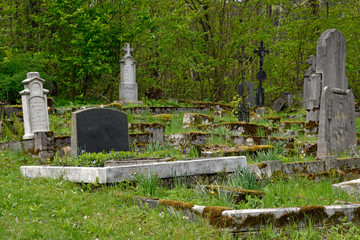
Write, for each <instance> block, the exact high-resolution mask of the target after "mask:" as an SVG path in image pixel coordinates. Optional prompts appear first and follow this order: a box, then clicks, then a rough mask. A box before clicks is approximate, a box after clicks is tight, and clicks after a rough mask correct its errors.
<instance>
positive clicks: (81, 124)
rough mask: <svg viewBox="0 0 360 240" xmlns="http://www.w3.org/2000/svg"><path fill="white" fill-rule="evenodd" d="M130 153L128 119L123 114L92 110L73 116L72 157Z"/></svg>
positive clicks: (103, 109) (115, 111) (110, 110)
mask: <svg viewBox="0 0 360 240" xmlns="http://www.w3.org/2000/svg"><path fill="white" fill-rule="evenodd" d="M111 150H113V151H129V131H128V118H127V115H126V114H125V113H123V112H120V111H118V110H114V109H107V108H90V109H85V110H79V111H76V112H73V113H72V115H71V155H73V156H76V155H77V154H78V153H83V152H102V151H105V152H108V151H111Z"/></svg>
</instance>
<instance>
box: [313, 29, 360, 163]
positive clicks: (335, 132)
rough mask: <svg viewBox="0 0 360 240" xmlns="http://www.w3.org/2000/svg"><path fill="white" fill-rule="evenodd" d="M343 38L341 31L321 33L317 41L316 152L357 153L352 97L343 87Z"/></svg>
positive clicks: (344, 50) (322, 154)
mask: <svg viewBox="0 0 360 240" xmlns="http://www.w3.org/2000/svg"><path fill="white" fill-rule="evenodd" d="M345 56H346V46H345V39H344V37H343V35H342V34H341V32H339V31H338V30H336V29H329V30H326V31H325V32H323V33H322V34H321V36H320V38H319V40H318V44H317V58H316V74H313V75H316V76H317V77H318V78H320V79H321V87H322V92H321V100H320V113H319V136H318V149H317V155H318V156H319V157H323V156H327V155H328V154H336V155H339V154H342V153H345V152H348V153H350V154H352V155H355V154H357V148H356V147H357V146H356V126H355V99H354V95H353V93H352V91H351V90H350V89H347V87H348V82H347V78H346V75H345Z"/></svg>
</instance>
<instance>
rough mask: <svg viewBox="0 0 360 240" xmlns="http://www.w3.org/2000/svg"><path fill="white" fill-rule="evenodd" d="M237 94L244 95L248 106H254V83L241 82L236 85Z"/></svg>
mask: <svg viewBox="0 0 360 240" xmlns="http://www.w3.org/2000/svg"><path fill="white" fill-rule="evenodd" d="M238 94H239V96H240V97H243V96H244V97H246V98H245V101H246V103H248V104H249V107H253V106H255V92H254V84H253V83H252V82H241V83H239V85H238Z"/></svg>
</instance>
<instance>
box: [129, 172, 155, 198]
mask: <svg viewBox="0 0 360 240" xmlns="http://www.w3.org/2000/svg"><path fill="white" fill-rule="evenodd" d="M134 180H135V183H136V191H137V192H138V194H139V195H140V196H149V197H153V196H155V195H156V192H157V191H158V189H159V178H158V176H157V174H152V173H150V172H148V173H137V174H135V179H134Z"/></svg>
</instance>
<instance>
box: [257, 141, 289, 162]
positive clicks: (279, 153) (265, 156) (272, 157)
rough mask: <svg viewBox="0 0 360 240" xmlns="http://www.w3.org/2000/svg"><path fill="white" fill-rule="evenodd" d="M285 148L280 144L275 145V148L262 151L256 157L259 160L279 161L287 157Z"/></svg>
mask: <svg viewBox="0 0 360 240" xmlns="http://www.w3.org/2000/svg"><path fill="white" fill-rule="evenodd" d="M284 154H285V149H284V148H283V147H282V146H280V145H275V146H274V148H273V149H269V150H268V151H263V152H260V153H259V154H258V155H257V157H256V158H255V159H256V161H257V162H264V161H278V160H283V159H284V158H285V156H284Z"/></svg>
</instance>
